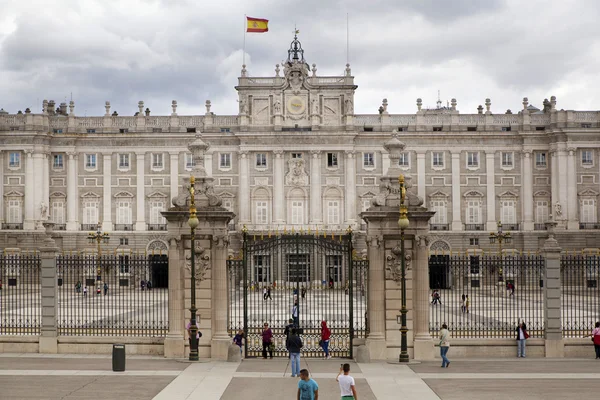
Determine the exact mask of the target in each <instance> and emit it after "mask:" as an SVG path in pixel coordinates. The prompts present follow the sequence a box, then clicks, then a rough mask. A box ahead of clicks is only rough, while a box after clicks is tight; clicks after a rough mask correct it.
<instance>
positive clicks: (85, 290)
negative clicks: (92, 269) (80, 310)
mask: <svg viewBox="0 0 600 400" xmlns="http://www.w3.org/2000/svg"><path fill="white" fill-rule="evenodd" d="M87 292H88V288H87V286H86V287H84V288H83V297H87Z"/></svg>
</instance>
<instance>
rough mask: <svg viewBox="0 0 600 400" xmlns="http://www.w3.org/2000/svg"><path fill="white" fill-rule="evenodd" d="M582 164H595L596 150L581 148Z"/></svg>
mask: <svg viewBox="0 0 600 400" xmlns="http://www.w3.org/2000/svg"><path fill="white" fill-rule="evenodd" d="M581 165H594V152H593V151H592V150H581Z"/></svg>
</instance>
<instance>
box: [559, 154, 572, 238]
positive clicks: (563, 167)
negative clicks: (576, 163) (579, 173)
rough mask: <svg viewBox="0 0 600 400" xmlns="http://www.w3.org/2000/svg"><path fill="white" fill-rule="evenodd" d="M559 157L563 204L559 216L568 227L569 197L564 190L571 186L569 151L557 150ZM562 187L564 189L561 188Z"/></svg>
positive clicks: (560, 194) (560, 200) (560, 196)
mask: <svg viewBox="0 0 600 400" xmlns="http://www.w3.org/2000/svg"><path fill="white" fill-rule="evenodd" d="M557 158H558V167H557V169H558V170H557V172H558V186H557V189H558V196H559V202H560V205H561V206H562V216H560V217H559V218H560V219H561V220H563V221H561V222H562V225H563V227H565V228H566V223H567V221H566V220H568V218H569V216H568V215H569V208H568V197H567V190H564V188H568V187H569V182H568V176H569V175H568V167H567V152H566V151H565V150H560V149H559V150H558V151H557ZM561 188H562V189H563V190H561Z"/></svg>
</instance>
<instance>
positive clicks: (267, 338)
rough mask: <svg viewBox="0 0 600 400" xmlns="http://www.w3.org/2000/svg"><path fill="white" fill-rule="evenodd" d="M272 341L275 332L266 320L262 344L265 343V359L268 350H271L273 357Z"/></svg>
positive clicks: (263, 351) (263, 353)
mask: <svg viewBox="0 0 600 400" xmlns="http://www.w3.org/2000/svg"><path fill="white" fill-rule="evenodd" d="M272 341H273V332H272V331H271V328H269V324H267V323H266V322H265V326H264V327H263V330H262V345H263V350H262V356H263V358H264V359H265V360H266V359H267V350H268V351H269V355H270V356H271V359H272V358H273V350H271V342H272Z"/></svg>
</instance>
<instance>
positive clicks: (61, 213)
mask: <svg viewBox="0 0 600 400" xmlns="http://www.w3.org/2000/svg"><path fill="white" fill-rule="evenodd" d="M50 220H51V221H52V222H54V223H55V224H64V223H65V203H64V202H63V201H61V200H54V201H52V204H51V207H50Z"/></svg>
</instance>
